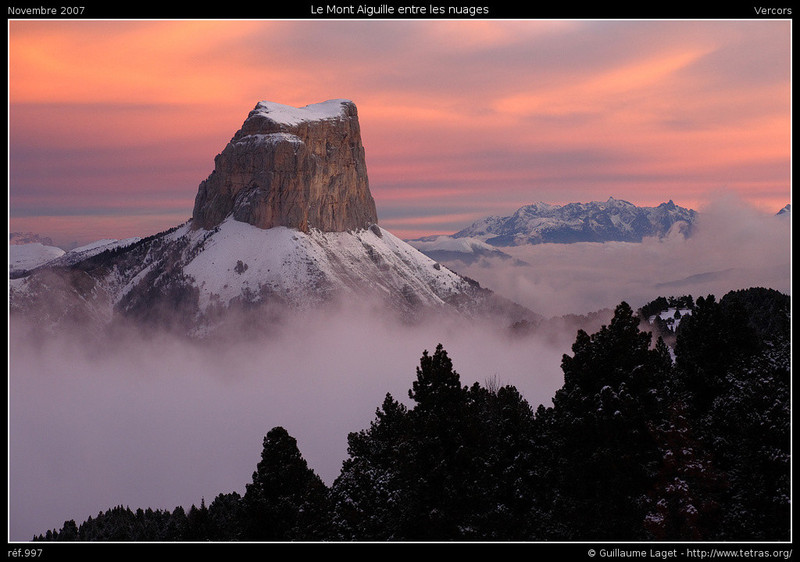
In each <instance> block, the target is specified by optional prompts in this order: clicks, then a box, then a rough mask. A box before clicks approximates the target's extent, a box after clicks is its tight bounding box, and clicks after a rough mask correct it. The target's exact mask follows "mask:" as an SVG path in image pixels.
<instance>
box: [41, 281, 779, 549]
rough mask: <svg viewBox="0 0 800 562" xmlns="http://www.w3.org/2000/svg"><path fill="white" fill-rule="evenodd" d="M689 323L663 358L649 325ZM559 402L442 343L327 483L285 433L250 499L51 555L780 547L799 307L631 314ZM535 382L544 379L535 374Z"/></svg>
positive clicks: (272, 438)
mask: <svg viewBox="0 0 800 562" xmlns="http://www.w3.org/2000/svg"><path fill="white" fill-rule="evenodd" d="M669 304H680V306H682V307H684V314H683V315H682V316H681V320H680V323H679V325H678V327H677V329H676V330H675V333H674V335H673V336H674V337H673V338H672V339H671V341H673V342H674V343H672V344H671V345H667V344H666V343H665V339H664V338H662V337H661V336H660V335H658V333H657V332H658V330H655V329H652V327H651V325H650V324H649V323H648V322H647V316H649V315H651V314H655V313H657V312H658V311H659V310H663V309H664V308H665V307H666V306H667V305H669ZM571 351H572V353H571V354H565V355H564V356H563V359H562V370H563V377H564V378H563V386H562V387H561V388H560V389H558V390H557V391H556V392H555V395H554V396H553V399H552V406H549V407H545V406H543V405H542V406H539V407H538V408H536V409H534V408H532V407H531V406H530V405H529V404H528V403H527V402H526V400H525V399H524V397H523V396H522V395H521V394H520V393H519V392H518V391H517V389H516V388H514V387H513V386H510V385H501V384H499V383H497V382H496V380H493V379H490V380H487V381H486V382H485V383H484V384H482V385H481V384H479V383H475V384H473V385H472V386H466V385H463V384H462V382H461V380H460V377H459V374H458V372H457V371H456V370H455V368H454V363H453V360H451V358H450V357H449V356H448V353H447V351H446V350H445V349H444V348H443V347H442V346H441V345H438V346H437V347H436V348H435V350H434V351H433V352H432V353H429V352H428V351H424V352H423V353H422V356H421V358H420V361H419V365H418V367H417V368H416V377H415V378H414V379H413V380H412V383H411V388H410V389H409V391H408V398H409V399H410V402H408V404H411V405H408V406H407V405H404V403H403V402H401V401H399V400H397V399H396V398H395V397H393V396H391V395H390V394H387V395H386V397H385V399H384V400H383V403H382V404H380V405H378V407H377V409H376V412H375V417H374V420H373V421H372V422H371V423H370V425H369V427H366V428H364V429H362V430H361V431H358V432H354V433H351V434H350V435H349V436H348V437H347V443H348V457H347V458H346V460H345V461H344V462H343V464H342V469H341V473H340V474H339V476H338V477H337V478H336V480H335V481H334V482H333V483H332V484H331V485H330V486H328V485H326V484H325V483H324V482H323V481H322V480H321V479H320V478H319V477H318V476H317V475H316V473H315V472H314V471H313V470H312V469H311V468H309V466H308V465H307V464H306V461H305V460H304V458H303V456H302V454H301V452H300V451H299V450H298V446H297V442H296V440H295V439H294V438H293V437H292V436H291V435H289V433H288V432H287V431H286V430H285V429H283V428H282V427H275V428H273V429H271V430H270V431H269V432H268V433H267V434H266V436H265V437H264V441H263V449H262V453H261V460H260V462H259V463H258V465H257V467H256V469H255V471H254V472H253V476H252V482H250V483H247V484H246V488H245V491H244V495H241V494H239V493H237V492H232V493H221V494H219V495H218V496H217V497H216V498H214V499H213V501H211V502H210V503H209V504H208V505H206V502H205V499H203V500H201V502H200V505H199V507H197V506H196V505H192V506H191V508H189V509H188V510H186V509H184V508H183V507H177V508H175V509H174V510H173V511H168V510H160V509H150V508H148V509H137V510H135V511H133V510H131V509H130V508H128V507H122V506H118V507H114V508H112V509H109V510H108V511H105V512H101V513H99V514H98V515H97V516H96V517H90V518H89V519H88V520H86V521H84V522H83V523H80V524H77V523H76V522H75V521H74V520H70V521H66V522H65V523H64V526H63V527H62V528H61V529H60V530H56V529H53V530H49V531H47V532H46V533H44V534H42V535H39V536H37V537H34V540H43V541H46V540H53V541H158V542H166V541H348V542H349V541H605V540H608V541H785V540H789V538H790V503H789V499H790V482H791V479H790V358H791V355H790V302H789V297H788V296H787V295H785V294H782V293H779V292H777V291H773V290H770V289H762V288H752V289H746V290H741V291H733V292H730V293H728V294H726V295H725V296H723V297H722V298H721V299H719V300H717V299H716V298H715V297H714V296H713V295H709V296H706V297H699V298H697V299H693V298H691V297H688V298H681V299H678V300H674V301H669V302H668V301H667V300H664V301H663V302H662V301H654V302H653V303H649V304H648V305H647V306H646V307H644V308H642V309H639V310H634V309H632V307H631V306H629V305H628V304H627V303H625V302H622V303H620V304H619V305H618V306H617V307H616V309H615V311H614V315H613V319H612V320H611V321H610V323H608V325H604V326H602V328H601V329H600V330H599V331H598V332H596V333H594V334H588V333H586V332H585V331H583V330H579V331H578V332H577V336H576V338H575V341H574V344H573V345H572V349H571ZM532 368H533V367H532Z"/></svg>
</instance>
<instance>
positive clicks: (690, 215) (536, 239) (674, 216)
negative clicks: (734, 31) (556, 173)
mask: <svg viewBox="0 0 800 562" xmlns="http://www.w3.org/2000/svg"><path fill="white" fill-rule="evenodd" d="M695 218H696V212H695V211H693V210H691V209H685V208H683V207H679V206H677V205H675V203H673V202H672V201H669V202H667V203H662V204H660V205H658V206H657V207H638V206H636V205H634V204H632V203H630V202H628V201H623V200H620V199H614V198H613V197H610V198H609V199H608V200H607V201H593V202H591V203H568V204H566V205H550V204H547V203H542V202H539V203H535V204H533V205H526V206H524V207H521V208H519V209H518V210H517V211H516V212H515V213H514V214H512V215H510V216H506V217H498V216H490V217H486V218H484V219H481V220H479V221H476V222H475V223H473V224H472V225H470V226H469V227H467V228H465V229H463V230H461V231H459V232H457V233H455V234H454V235H453V237H454V238H463V237H469V238H476V239H478V240H482V241H484V242H486V243H487V244H489V245H492V246H518V245H520V244H541V243H548V242H551V243H571V242H611V241H619V242H641V241H642V239H643V238H645V237H651V236H655V237H663V236H666V235H668V234H670V232H672V233H675V232H683V233H684V234H686V235H688V234H689V233H690V231H691V226H692V224H693V223H694V220H695ZM677 225H682V226H683V228H681V227H679V226H677Z"/></svg>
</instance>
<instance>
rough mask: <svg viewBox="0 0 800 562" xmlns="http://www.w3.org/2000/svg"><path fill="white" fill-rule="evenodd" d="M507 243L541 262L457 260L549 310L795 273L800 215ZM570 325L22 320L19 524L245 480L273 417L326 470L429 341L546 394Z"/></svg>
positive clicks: (477, 371) (458, 364) (16, 386)
mask: <svg viewBox="0 0 800 562" xmlns="http://www.w3.org/2000/svg"><path fill="white" fill-rule="evenodd" d="M507 250H508V251H509V252H510V253H513V254H514V255H515V257H518V258H520V259H522V260H524V261H525V262H526V263H527V264H529V265H527V266H503V265H502V264H501V263H500V262H498V263H494V264H489V265H487V264H483V265H475V266H471V267H469V268H464V267H462V268H460V272H461V273H464V274H466V275H468V276H470V277H472V278H474V279H477V280H478V281H480V282H481V284H482V285H484V286H486V287H489V288H491V289H494V290H495V291H497V292H499V293H501V294H503V295H505V296H507V297H509V298H511V299H513V300H516V301H517V302H519V303H521V304H523V305H526V306H528V307H530V308H531V309H533V310H534V311H536V312H539V313H540V314H543V315H545V316H559V315H562V314H585V313H590V312H594V311H597V310H600V309H603V308H613V307H614V306H615V305H616V304H618V303H619V302H620V301H621V300H626V301H627V302H629V303H630V304H631V305H633V306H638V305H641V304H644V303H645V302H647V301H649V300H652V299H653V298H655V297H657V296H659V295H663V296H670V295H676V296H677V295H683V294H692V295H694V296H701V295H705V294H716V295H717V296H718V297H721V296H722V295H723V294H724V293H725V292H727V291H729V290H732V289H739V288H746V287H749V286H766V287H771V288H774V289H778V290H781V291H784V292H787V293H788V292H789V289H790V237H789V221H788V220H785V218H783V217H775V216H772V215H764V214H761V213H758V212H756V211H754V210H752V209H749V208H747V207H743V206H741V205H736V204H720V205H717V206H716V207H713V208H709V209H708V210H707V211H706V212H704V213H703V215H702V219H701V221H700V222H699V223H698V225H697V231H696V233H695V235H694V236H693V237H691V238H689V239H688V240H683V239H672V240H660V241H659V240H648V241H645V242H644V243H642V244H622V243H610V244H572V245H554V244H545V245H540V246H532V247H527V248H516V249H507ZM574 336H575V332H574V330H572V329H571V328H570V327H567V328H565V329H564V330H563V331H561V330H557V329H550V330H547V331H546V333H533V334H530V335H527V336H525V337H509V335H508V332H507V331H504V330H502V329H498V328H497V327H496V326H482V325H480V324H477V323H470V324H469V325H464V324H454V323H451V322H446V321H442V322H431V323H429V324H426V325H425V326H415V327H408V326H401V325H399V324H397V323H395V322H393V321H392V320H390V319H388V318H381V317H378V316H376V315H375V314H364V313H361V312H356V311H352V312H350V313H348V312H340V313H338V314H333V315H329V314H325V315H323V316H311V317H308V316H298V317H297V318H294V319H292V320H291V321H288V322H287V323H286V324H285V325H284V326H281V329H280V330H279V331H278V333H276V334H273V335H271V336H269V337H264V338H261V339H251V340H248V341H236V340H234V341H229V342H226V343H225V345H194V344H186V343H185V342H182V341H178V340H175V339H171V338H156V339H149V340H142V339H139V338H136V337H132V336H131V337H126V338H123V339H121V340H119V341H118V342H116V345H113V346H102V347H101V348H95V346H93V345H91V343H88V344H87V343H86V342H85V341H82V340H76V339H74V338H72V337H71V336H69V335H64V336H63V337H53V338H50V339H48V340H45V341H42V340H37V341H25V340H24V339H22V338H21V337H18V336H17V335H16V334H15V330H14V326H13V325H12V326H11V335H10V337H9V344H10V354H9V430H8V431H9V538H10V540H12V541H27V540H30V539H31V538H32V537H33V536H34V535H35V534H39V533H44V532H46V531H47V530H48V529H54V528H57V529H59V528H61V526H62V525H63V523H64V521H65V520H68V519H74V520H75V521H76V523H78V524H80V523H81V522H82V521H84V520H85V519H87V518H88V517H89V516H96V515H97V513H98V512H100V511H105V510H107V509H109V508H112V507H114V506H118V505H122V506H127V507H130V508H131V509H133V510H135V509H137V508H139V507H141V508H147V507H151V508H153V509H167V510H170V511H171V510H173V509H174V508H175V507H176V506H178V505H181V506H184V507H185V508H188V507H189V506H191V505H192V504H194V505H198V506H199V505H200V502H201V500H205V503H206V505H208V504H210V503H211V501H213V499H214V497H215V496H216V495H217V494H220V493H229V492H233V491H236V492H239V493H240V494H243V493H244V491H245V485H246V484H247V483H249V482H250V481H251V478H252V473H253V471H254V470H255V468H256V464H257V463H258V461H259V458H260V454H261V448H262V442H263V438H264V436H265V435H266V433H267V432H268V431H269V430H270V429H271V428H273V427H275V426H279V425H280V426H283V427H285V428H286V429H287V431H288V432H289V433H290V434H291V435H292V436H293V437H295V438H296V439H297V441H298V446H299V449H300V452H301V453H302V454H303V456H304V458H305V459H306V460H307V461H308V464H309V466H310V467H311V468H312V469H314V470H315V471H316V472H317V473H318V474H319V475H320V476H321V477H322V478H323V480H325V482H326V483H328V484H331V483H332V482H333V480H334V479H335V478H336V476H337V475H338V473H339V470H340V468H341V463H342V461H343V460H344V459H345V458H346V456H347V434H348V433H349V432H353V431H359V430H362V429H365V428H367V427H368V426H369V423H370V422H371V421H372V420H373V419H374V416H375V411H376V409H377V408H378V407H380V405H381V403H382V401H383V399H384V397H385V395H386V394H387V393H390V394H392V396H394V397H395V398H396V399H398V400H401V401H404V402H406V403H407V404H409V405H410V404H411V402H410V401H409V400H408V389H409V388H411V383H412V381H413V380H414V377H415V368H416V366H417V365H418V364H419V358H420V356H421V354H422V352H423V350H425V349H427V350H429V351H433V349H434V348H435V346H436V345H437V344H438V343H442V344H443V345H444V347H445V349H446V350H447V352H448V353H449V355H450V357H451V358H452V360H453V363H454V367H455V369H456V370H457V371H458V372H459V373H460V375H461V381H462V383H463V384H472V383H473V382H480V383H485V382H486V381H489V380H494V381H497V382H499V383H500V384H512V385H514V386H516V387H517V388H518V389H519V390H520V392H521V393H522V395H523V396H524V397H525V398H526V399H527V400H528V402H529V403H530V404H531V406H532V407H533V408H536V407H537V406H538V405H539V404H544V405H550V403H551V402H550V400H551V398H552V396H553V394H554V392H555V391H556V390H557V389H558V388H559V387H560V386H561V383H562V377H561V375H562V373H561V369H560V363H561V357H562V355H563V354H564V353H570V345H571V343H572V342H573V341H574ZM79 341H80V343H78V342H79Z"/></svg>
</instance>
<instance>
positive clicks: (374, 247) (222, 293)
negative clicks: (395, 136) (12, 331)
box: [9, 100, 535, 337]
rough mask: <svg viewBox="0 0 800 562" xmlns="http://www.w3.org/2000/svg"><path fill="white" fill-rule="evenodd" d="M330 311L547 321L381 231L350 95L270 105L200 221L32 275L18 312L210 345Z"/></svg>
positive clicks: (236, 148)
mask: <svg viewBox="0 0 800 562" xmlns="http://www.w3.org/2000/svg"><path fill="white" fill-rule="evenodd" d="M93 247H94V246H93ZM326 305H331V306H333V307H337V310H338V307H342V306H344V307H350V308H353V309H354V308H357V307H358V308H361V309H363V308H364V307H365V306H366V307H367V308H368V309H369V310H370V311H371V313H372V312H374V313H377V314H378V315H380V316H387V315H388V316H396V317H399V318H401V319H403V320H404V321H420V320H422V319H424V318H427V317H428V316H429V314H436V315H440V314H447V315H452V316H455V317H457V318H463V317H465V316H467V317H469V318H476V317H478V316H481V317H493V318H494V319H495V320H497V319H501V320H502V321H503V323H504V324H506V325H507V324H508V323H510V322H513V321H516V320H520V319H531V318H534V317H535V315H534V314H533V313H531V312H530V311H528V310H526V309H524V308H523V307H520V306H518V305H516V304H514V303H511V302H510V301H507V300H505V299H503V298H502V297H499V296H498V295H495V294H494V293H492V292H491V291H488V290H487V289H484V288H482V287H480V286H479V285H478V284H477V283H475V282H474V281H472V280H470V279H467V278H464V277H462V276H460V275H458V274H456V273H455V272H453V271H451V270H449V269H448V268H446V267H443V266H442V265H441V264H439V263H437V262H436V261H435V260H433V259H431V258H429V257H427V256H425V255H424V254H422V253H421V252H419V251H418V250H416V249H414V248H413V247H412V246H410V245H409V244H407V243H406V242H404V241H402V240H400V239H398V238H397V237H395V236H393V235H392V234H391V233H390V232H387V231H385V230H383V229H382V228H381V227H379V226H378V225H377V213H376V210H375V202H374V201H373V199H372V195H371V194H370V190H369V184H368V181H367V170H366V163H365V159H364V148H363V146H362V144H361V134H360V130H359V123H358V114H357V112H356V106H355V105H354V104H353V103H352V102H351V101H347V100H332V101H327V102H323V103H319V104H315V105H309V106H306V107H303V108H292V107H288V106H285V105H279V104H275V103H270V102H261V103H259V104H258V105H256V107H255V109H254V110H253V111H251V112H250V114H249V116H248V117H247V119H246V120H245V121H244V124H243V125H242V127H241V129H240V130H239V131H238V132H237V133H236V134H235V135H234V136H233V138H232V139H231V141H230V142H229V143H228V145H227V146H226V147H225V149H224V150H223V151H222V152H221V153H220V154H219V155H218V156H217V157H216V159H215V167H214V171H213V172H212V173H211V175H209V177H208V178H207V179H206V180H205V181H203V182H202V183H201V184H200V186H199V189H198V192H197V197H196V200H195V205H194V212H193V215H192V218H191V220H189V221H188V222H187V223H185V224H182V225H178V226H176V227H174V228H172V229H170V230H168V231H165V232H162V233H159V234H156V235H153V236H148V237H146V238H141V239H132V240H128V241H124V243H120V244H112V245H104V246H103V249H102V251H100V252H94V251H92V252H83V253H78V252H68V253H67V254H65V255H64V256H62V257H60V258H59V259H58V260H53V261H51V262H49V263H47V264H45V265H44V266H40V267H38V268H35V269H32V270H30V271H20V272H19V273H18V274H17V275H15V278H14V279H11V280H10V307H9V308H10V311H11V314H12V316H13V317H14V318H17V319H20V318H21V319H26V320H29V321H30V323H32V324H34V325H36V326H40V327H49V329H50V330H51V331H52V330H59V329H61V330H63V329H64V328H65V326H69V325H71V324H72V323H75V322H76V321H77V320H76V319H80V322H81V323H82V324H87V323H89V324H91V325H92V326H93V327H94V328H95V330H93V332H94V333H100V334H102V333H108V332H109V330H108V329H107V327H108V326H109V325H111V326H119V325H125V326H129V325H133V326H137V327H144V328H145V329H146V330H147V331H152V329H153V328H166V329H169V330H170V331H173V332H177V333H181V334H186V335H189V336H191V337H206V336H209V335H211V334H214V333H217V334H219V333H221V332H229V333H239V330H236V329H233V328H234V327H235V328H240V329H244V330H246V331H247V332H248V333H256V332H258V330H257V329H256V327H258V326H264V327H270V328H271V327H272V326H276V325H278V324H279V322H277V321H275V318H276V316H275V315H276V314H285V313H286V312H287V311H288V312H289V313H291V314H295V313H297V312H298V311H307V312H314V313H316V312H317V311H319V310H321V309H322V308H325V307H326Z"/></svg>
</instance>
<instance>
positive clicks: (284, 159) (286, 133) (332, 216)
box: [192, 100, 378, 232]
mask: <svg viewBox="0 0 800 562" xmlns="http://www.w3.org/2000/svg"><path fill="white" fill-rule="evenodd" d="M228 216H233V218H234V219H236V220H238V221H240V222H245V223H248V224H252V225H253V226H257V227H259V228H272V227H275V226H286V227H289V228H296V229H298V230H300V231H303V232H308V231H309V229H311V228H314V229H317V230H320V231H323V232H342V231H346V230H357V229H363V228H367V227H369V226H370V225H372V224H375V223H377V222H378V216H377V212H376V210H375V201H374V200H373V199H372V195H371V194H370V191H369V181H368V179H367V165H366V161H365V158H364V147H363V146H362V144H361V130H360V126H359V123H358V112H357V110H356V106H355V104H354V103H353V102H351V101H349V100H329V101H326V102H323V103H318V104H314V105H308V106H306V107H302V108H294V107H289V106H286V105H281V104H277V103H272V102H264V101H262V102H260V103H258V104H257V105H256V107H255V109H253V110H252V111H251V112H250V115H249V116H248V117H247V119H246V120H245V122H244V124H243V125H242V128H241V129H239V131H238V132H237V133H236V134H235V135H234V136H233V138H232V139H231V141H230V142H229V143H228V145H227V146H226V147H225V149H224V150H223V151H222V153H221V154H219V155H218V156H217V157H216V159H215V168H214V171H213V172H212V173H211V175H210V176H209V177H208V179H206V180H205V181H204V182H202V183H201V184H200V188H199V190H198V193H197V198H196V200H195V205H194V213H193V214H192V224H193V227H194V228H204V229H210V228H213V227H215V226H217V225H218V224H220V223H221V222H222V221H223V220H225V218H227V217H228Z"/></svg>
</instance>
